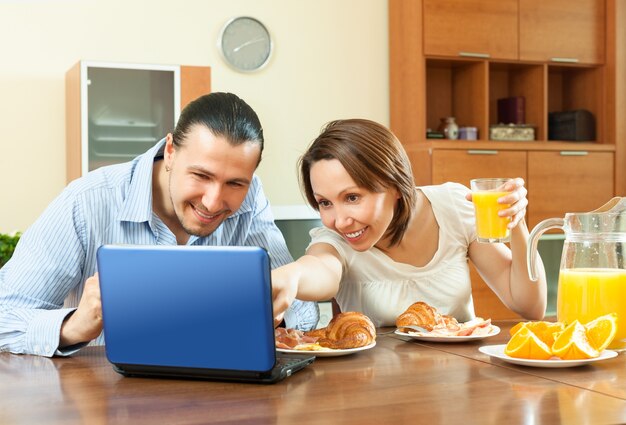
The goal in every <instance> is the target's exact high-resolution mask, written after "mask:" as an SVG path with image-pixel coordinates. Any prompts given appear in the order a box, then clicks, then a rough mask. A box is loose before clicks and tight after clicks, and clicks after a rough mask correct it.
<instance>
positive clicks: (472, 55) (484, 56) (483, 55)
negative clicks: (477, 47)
mask: <svg viewBox="0 0 626 425" xmlns="http://www.w3.org/2000/svg"><path fill="white" fill-rule="evenodd" d="M459 56H462V57H465V58H482V59H489V58H490V57H491V55H490V54H489V53H477V52H459Z"/></svg>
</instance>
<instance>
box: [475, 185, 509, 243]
mask: <svg viewBox="0 0 626 425" xmlns="http://www.w3.org/2000/svg"><path fill="white" fill-rule="evenodd" d="M508 194H509V193H508V192H496V191H474V192H472V200H473V202H474V210H475V211H476V233H477V234H478V240H479V241H481V242H505V241H508V239H509V229H508V228H507V227H506V226H507V224H509V222H510V221H511V218H510V217H499V216H498V211H500V210H503V209H506V208H508V207H509V206H510V205H508V204H498V198H500V197H501V196H505V195H508Z"/></svg>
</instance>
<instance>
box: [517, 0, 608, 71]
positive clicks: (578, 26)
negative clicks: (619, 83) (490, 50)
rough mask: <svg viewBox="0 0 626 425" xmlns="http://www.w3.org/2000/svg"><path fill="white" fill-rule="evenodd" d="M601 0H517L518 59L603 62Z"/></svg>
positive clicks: (603, 31)
mask: <svg viewBox="0 0 626 425" xmlns="http://www.w3.org/2000/svg"><path fill="white" fill-rule="evenodd" d="M605 8H606V6H605V2H604V0H550V1H546V0H520V2H519V50H520V52H519V56H520V59H521V60H532V61H555V60H557V61H558V60H561V61H563V60H565V61H569V60H573V61H576V62H579V63H597V64H601V63H603V62H604V44H605V35H604V33H605V19H606V18H605V14H606V11H605Z"/></svg>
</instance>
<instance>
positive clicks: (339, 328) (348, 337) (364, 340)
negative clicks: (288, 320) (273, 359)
mask: <svg viewBox="0 0 626 425" xmlns="http://www.w3.org/2000/svg"><path fill="white" fill-rule="evenodd" d="M274 336H275V338H276V348H283V349H289V350H299V351H326V350H332V349H349V348H359V347H365V346H367V345H370V344H372V343H373V342H374V341H375V339H376V328H375V327H374V324H373V323H372V321H371V320H370V319H369V317H367V316H366V315H364V314H362V313H357V312H347V313H340V314H338V315H336V316H335V317H333V318H332V319H331V321H330V322H329V323H328V326H326V327H325V328H321V329H315V330H313V331H309V332H303V331H299V330H296V329H285V328H276V329H275V330H274Z"/></svg>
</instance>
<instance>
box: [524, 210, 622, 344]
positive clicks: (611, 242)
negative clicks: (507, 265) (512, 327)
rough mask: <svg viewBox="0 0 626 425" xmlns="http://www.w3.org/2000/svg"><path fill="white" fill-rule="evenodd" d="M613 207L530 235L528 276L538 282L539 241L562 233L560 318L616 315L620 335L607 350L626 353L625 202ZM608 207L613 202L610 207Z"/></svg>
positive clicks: (551, 222) (551, 223)
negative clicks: (552, 232)
mask: <svg viewBox="0 0 626 425" xmlns="http://www.w3.org/2000/svg"><path fill="white" fill-rule="evenodd" d="M611 202H612V205H610V207H611V208H600V209H598V210H596V211H592V212H589V213H567V214H565V217H564V218H549V219H547V220H544V221H542V222H541V223H539V224H537V226H535V228H534V229H533V230H532V232H531V233H530V238H529V243H528V252H527V259H528V261H527V264H528V275H529V276H530V278H531V279H532V280H537V271H536V262H537V254H536V253H537V243H538V241H539V237H540V236H541V235H542V234H543V233H544V232H545V231H547V230H549V229H562V230H563V231H564V232H565V242H564V244H563V253H562V255H561V266H560V268H559V282H558V290H557V320H558V321H560V322H565V323H571V322H572V321H574V320H576V319H578V321H579V322H580V323H582V324H585V323H587V322H589V321H591V320H593V319H595V318H597V317H599V316H602V315H605V314H608V313H613V312H614V313H617V316H618V317H617V334H616V336H615V339H614V340H613V342H612V343H611V344H610V345H609V347H608V348H611V349H617V350H624V349H626V198H614V199H613V200H612V201H611ZM607 205H609V204H607Z"/></svg>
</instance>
